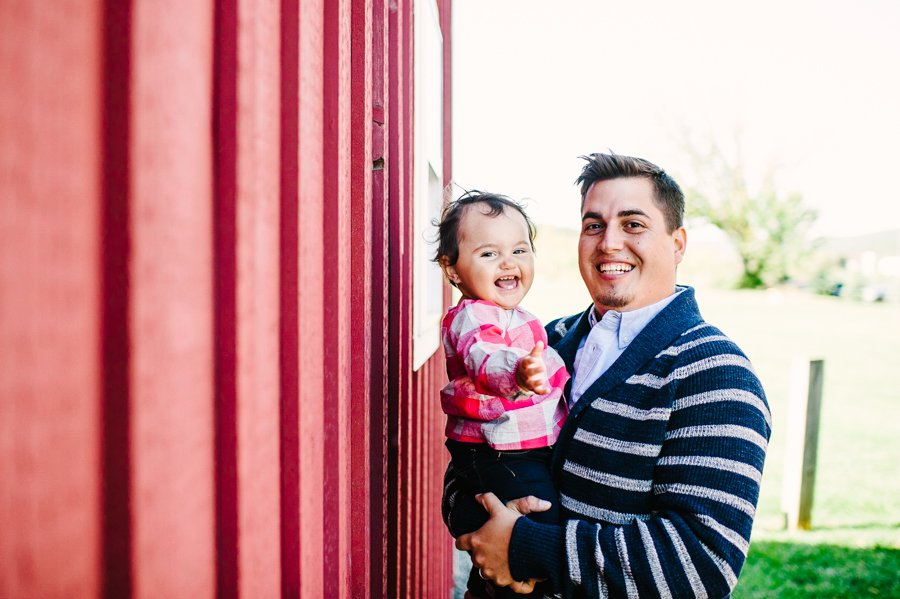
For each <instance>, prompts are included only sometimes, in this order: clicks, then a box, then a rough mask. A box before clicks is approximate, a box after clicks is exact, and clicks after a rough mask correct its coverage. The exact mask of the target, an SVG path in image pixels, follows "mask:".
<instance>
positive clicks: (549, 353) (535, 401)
mask: <svg viewBox="0 0 900 599" xmlns="http://www.w3.org/2000/svg"><path fill="white" fill-rule="evenodd" d="M438 242H439V243H438V249H437V252H436V255H435V261H436V262H437V263H438V264H440V266H441V269H443V271H444V274H445V275H446V277H447V279H448V280H449V281H450V284H451V285H453V286H454V287H456V288H457V289H459V290H460V292H461V293H462V298H461V299H460V301H459V303H458V304H457V305H456V306H454V307H452V308H450V309H449V310H448V311H447V315H446V316H445V317H444V320H443V322H442V324H441V336H442V343H443V346H444V352H445V354H446V357H447V376H448V377H449V379H450V382H449V383H448V384H447V386H446V387H444V388H443V390H442V391H441V406H442V408H443V410H444V412H445V413H446V414H447V428H446V434H447V442H446V445H447V449H449V451H450V456H451V458H452V467H453V468H454V470H455V472H456V474H457V477H458V478H460V479H462V480H463V481H464V484H465V485H468V486H469V488H470V489H471V490H472V491H473V492H474V493H484V492H488V491H490V492H492V493H494V494H495V495H497V497H499V498H500V500H501V501H504V502H505V501H509V500H511V499H516V498H519V497H525V496H527V495H534V496H536V497H539V498H541V499H545V500H547V501H549V502H550V503H551V504H552V507H551V508H550V509H549V510H547V511H545V512H534V513H531V514H529V515H528V517H529V518H532V519H533V520H535V521H537V522H544V523H551V524H557V523H558V521H559V506H558V503H559V500H558V497H557V494H556V489H555V488H554V486H553V482H552V480H551V477H550V458H551V455H552V449H551V446H552V445H553V444H554V443H555V442H556V439H557V437H558V436H559V431H560V429H561V428H562V425H563V422H564V421H565V418H566V415H567V414H568V408H567V404H566V401H565V398H564V397H563V387H564V386H565V384H566V381H568V380H569V374H568V372H566V367H565V365H564V364H563V361H562V359H561V358H560V356H559V354H557V353H556V351H555V350H553V349H552V348H547V347H546V345H547V334H546V332H545V331H544V327H543V325H541V323H540V321H538V319H537V318H535V317H534V316H533V315H532V314H530V313H528V312H526V311H525V310H523V309H522V308H520V307H519V303H520V302H521V301H522V299H523V298H524V297H525V294H526V293H528V290H529V288H530V287H531V283H532V280H533V279H534V254H533V252H534V225H533V224H532V222H531V220H530V219H529V218H528V216H527V215H526V214H525V211H524V209H523V208H522V206H520V205H519V204H518V203H516V202H514V201H513V200H511V199H509V198H507V197H505V196H501V195H496V194H490V193H482V192H478V191H472V192H469V193H467V194H465V195H464V196H462V197H461V198H459V199H458V200H456V201H454V202H451V203H450V204H449V205H447V207H446V208H445V209H444V212H443V216H442V217H441V221H440V223H439V226H438ZM473 530H474V529H473ZM458 532H459V533H460V534H462V533H467V532H471V531H469V530H461V531H458ZM484 584H485V583H484V582H483V581H481V580H480V579H479V578H477V570H473V571H472V574H471V575H470V577H469V589H470V590H471V591H472V592H473V593H475V594H476V595H478V596H484V593H485V592H486V593H487V595H488V596H492V597H496V596H501V595H503V596H508V597H512V596H516V597H522V596H523V595H516V594H515V593H512V591H510V590H508V589H503V590H502V591H501V590H500V589H495V588H489V589H485V587H484V586H483V585H484ZM473 585H474V586H475V588H473ZM538 596H539V595H538Z"/></svg>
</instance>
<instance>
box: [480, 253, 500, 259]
mask: <svg viewBox="0 0 900 599" xmlns="http://www.w3.org/2000/svg"><path fill="white" fill-rule="evenodd" d="M496 255H497V252H484V253H483V254H481V256H482V257H483V258H493V257H494V256H496Z"/></svg>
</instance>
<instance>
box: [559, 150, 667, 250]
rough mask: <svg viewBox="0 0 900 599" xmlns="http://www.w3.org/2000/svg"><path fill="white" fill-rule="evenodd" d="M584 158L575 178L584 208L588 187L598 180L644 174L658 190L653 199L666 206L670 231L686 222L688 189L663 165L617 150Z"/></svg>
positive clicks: (659, 206)
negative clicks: (671, 175)
mask: <svg viewBox="0 0 900 599" xmlns="http://www.w3.org/2000/svg"><path fill="white" fill-rule="evenodd" d="M581 158H583V159H585V160H587V164H585V165H584V167H583V168H582V169H581V174H580V175H578V178H577V179H575V184H576V185H579V184H580V185H581V209H582V210H584V199H585V197H586V196H587V194H588V191H590V189H591V186H592V185H593V184H594V183H596V182H597V181H607V180H609V179H621V178H625V177H642V178H645V179H649V180H650V182H651V183H653V189H654V191H655V193H654V197H653V199H654V201H655V202H656V206H657V208H659V209H660V210H662V213H663V215H664V216H665V219H666V228H667V229H668V232H669V233H671V232H672V231H674V230H675V229H677V228H679V227H680V226H681V225H682V223H683V221H684V193H683V192H682V191H681V188H680V187H679V186H678V183H676V182H675V180H674V179H673V178H672V177H670V176H669V175H668V174H666V171H664V170H663V169H661V168H659V167H658V166H656V165H655V164H653V163H652V162H648V161H646V160H644V159H643V158H633V157H631V156H620V155H618V154H616V153H615V152H610V153H609V154H600V153H597V154H591V155H590V156H581Z"/></svg>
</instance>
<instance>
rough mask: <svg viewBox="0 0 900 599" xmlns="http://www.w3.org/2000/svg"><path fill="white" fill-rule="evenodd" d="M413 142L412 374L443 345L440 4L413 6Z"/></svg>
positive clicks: (428, 1) (424, 0) (420, 1)
mask: <svg viewBox="0 0 900 599" xmlns="http://www.w3.org/2000/svg"><path fill="white" fill-rule="evenodd" d="M414 11H415V24H414V27H415V32H414V35H415V78H414V79H413V85H414V88H415V100H414V102H415V107H414V110H415V125H414V130H415V134H414V139H413V144H414V145H413V160H414V174H413V370H418V369H419V368H420V367H421V366H422V364H424V363H425V362H426V361H427V360H428V358H430V357H431V356H433V355H434V352H435V351H437V349H438V346H439V345H440V335H441V318H442V316H443V311H444V305H443V297H444V281H443V273H442V272H441V269H440V268H439V267H438V266H437V265H436V264H435V263H433V262H431V260H430V258H431V255H432V254H433V253H434V245H433V244H432V242H433V241H434V240H435V238H436V234H437V229H436V227H434V226H433V225H432V221H433V220H434V219H436V218H439V217H440V214H441V208H442V206H443V198H444V194H443V187H444V185H443V181H444V166H443V165H444V152H443V146H444V139H443V131H444V102H443V97H444V81H443V74H444V41H443V37H442V35H441V22H440V17H439V13H438V7H437V2H436V0H416V2H415V7H414Z"/></svg>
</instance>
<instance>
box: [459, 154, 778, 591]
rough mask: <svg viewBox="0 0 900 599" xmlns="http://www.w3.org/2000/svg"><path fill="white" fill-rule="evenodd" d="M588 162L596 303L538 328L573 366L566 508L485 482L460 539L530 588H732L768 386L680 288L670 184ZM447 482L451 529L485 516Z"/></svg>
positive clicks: (563, 483) (679, 244) (486, 564)
mask: <svg viewBox="0 0 900 599" xmlns="http://www.w3.org/2000/svg"><path fill="white" fill-rule="evenodd" d="M585 159H586V160H587V164H586V165H585V166H584V169H583V171H582V173H581V175H580V176H579V178H578V180H577V183H580V184H581V195H582V206H581V215H582V228H581V236H580V240H579V246H578V259H579V268H580V271H581V276H582V278H583V279H584V282H585V285H586V286H587V288H588V291H589V292H590V294H591V297H592V298H593V305H592V306H591V307H590V308H589V309H588V310H587V311H585V312H584V313H582V314H578V315H575V316H570V317H568V318H562V319H559V320H556V321H554V322H551V323H550V324H548V325H547V332H548V335H549V343H550V345H552V346H553V347H555V348H556V350H557V351H558V352H559V354H560V355H561V356H562V357H563V360H564V361H565V363H566V367H567V368H568V370H569V372H570V373H571V374H572V376H573V378H572V381H571V383H570V388H569V389H568V390H567V395H568V397H569V403H570V410H571V411H570V414H569V418H568V420H567V421H566V423H565V426H564V428H563V431H562V434H561V436H560V439H559V441H558V442H557V444H556V447H555V450H554V459H553V477H554V482H555V484H556V486H557V488H558V490H559V496H560V511H561V516H562V521H561V523H560V524H559V525H548V524H538V523H535V522H533V521H531V520H529V519H528V518H522V517H521V516H522V514H523V513H527V512H529V511H538V510H539V509H541V506H540V505H539V504H540V502H538V500H537V499H535V498H529V499H522V500H517V501H513V502H510V503H509V504H508V505H507V506H504V505H502V504H501V503H500V502H499V501H498V500H497V499H496V497H494V496H493V495H491V494H485V495H483V496H480V497H479V498H478V501H479V502H480V503H481V504H482V505H483V506H484V508H485V509H486V510H487V513H488V514H489V516H490V519H489V520H487V523H486V524H485V525H484V526H482V527H481V528H479V529H478V530H477V531H475V532H473V533H471V534H462V535H461V536H460V535H455V536H459V538H458V540H457V547H459V548H460V549H464V550H467V551H470V552H471V553H472V559H473V562H474V564H475V566H476V567H479V568H480V574H481V576H482V577H483V578H486V579H491V580H492V581H494V584H496V585H499V586H505V585H509V584H512V585H513V588H514V589H515V590H517V591H523V592H524V591H527V590H529V589H530V588H531V585H532V584H533V581H535V580H544V579H545V580H546V581H545V582H542V583H540V585H539V587H538V588H539V589H540V590H542V591H543V592H544V593H545V594H547V595H561V596H563V597H673V598H678V597H709V598H711V599H718V598H721V597H728V596H729V594H730V592H731V590H732V589H733V588H734V586H735V583H736V582H737V576H738V574H739V573H740V570H741V567H742V565H743V563H744V559H745V558H746V555H747V549H748V545H749V539H750V529H751V526H752V523H753V516H754V514H755V509H756V502H757V499H758V497H759V482H760V478H761V476H762V468H763V461H764V459H765V452H766V447H767V443H768V439H769V436H770V433H771V416H770V413H769V409H768V405H767V404H766V400H765V395H764V393H763V389H762V386H761V385H760V382H759V380H758V379H757V377H756V375H755V374H754V372H753V370H752V367H751V365H750V362H749V361H748V360H747V358H746V356H744V354H743V353H742V352H741V350H740V349H739V348H738V347H737V346H736V345H735V344H734V343H733V342H732V341H731V340H730V339H728V338H727V337H725V336H724V335H723V334H722V333H721V332H720V331H719V330H718V329H716V328H715V327H713V326H711V325H709V324H706V323H705V322H704V321H703V319H702V317H701V316H700V312H699V310H698V308H697V304H696V302H695V300H694V292H693V290H692V289H690V288H687V287H677V286H676V285H675V271H676V267H677V265H678V264H679V263H680V262H681V260H682V258H683V256H684V252H685V248H686V243H687V237H686V233H685V230H684V228H683V226H682V218H683V212H684V196H683V194H682V192H681V189H680V188H679V187H678V184H677V183H675V181H674V180H672V179H671V177H669V176H668V175H667V174H666V173H665V172H664V171H663V170H662V169H660V168H659V167H657V166H655V165H653V164H651V163H649V162H647V161H645V160H642V159H639V158H630V157H626V156H618V155H615V154H592V155H591V156H588V157H585ZM446 482H447V484H446V486H445V493H444V505H443V507H444V513H445V519H446V520H447V524H448V527H449V528H450V530H451V532H454V533H457V532H468V531H471V530H474V529H476V528H478V526H479V525H480V524H481V523H483V522H484V521H485V520H484V518H485V513H484V511H482V510H480V508H477V504H476V503H475V499H474V498H471V497H466V496H462V495H461V494H460V493H459V492H458V487H457V485H456V479H455V477H454V475H453V471H452V468H450V469H448V472H447V481H446ZM515 581H526V582H515ZM471 587H472V585H471V584H470V588H471ZM473 590H475V591H476V593H478V590H477V589H473ZM481 592H482V594H485V595H490V591H487V592H486V593H485V592H484V591H481Z"/></svg>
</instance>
